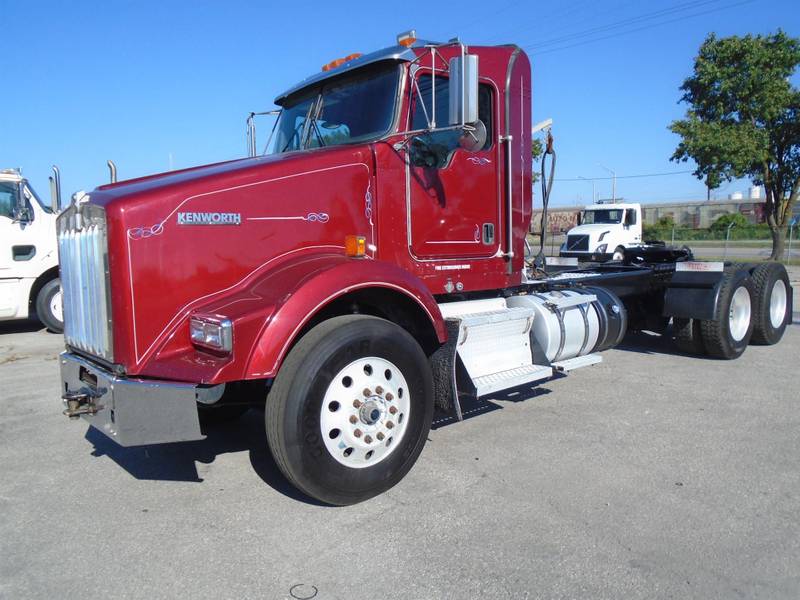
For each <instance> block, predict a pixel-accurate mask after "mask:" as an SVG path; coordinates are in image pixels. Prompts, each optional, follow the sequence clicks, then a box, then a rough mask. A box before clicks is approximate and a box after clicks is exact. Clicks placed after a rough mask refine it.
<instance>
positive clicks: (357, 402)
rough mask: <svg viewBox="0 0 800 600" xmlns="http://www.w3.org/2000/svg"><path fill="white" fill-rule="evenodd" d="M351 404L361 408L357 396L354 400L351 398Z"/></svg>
mask: <svg viewBox="0 0 800 600" xmlns="http://www.w3.org/2000/svg"><path fill="white" fill-rule="evenodd" d="M353 406H354V407H355V408H361V400H359V399H358V398H356V399H355V400H353Z"/></svg>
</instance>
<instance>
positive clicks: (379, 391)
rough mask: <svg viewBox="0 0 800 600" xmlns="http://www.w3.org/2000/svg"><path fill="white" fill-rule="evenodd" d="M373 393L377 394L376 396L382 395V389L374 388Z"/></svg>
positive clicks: (379, 387)
mask: <svg viewBox="0 0 800 600" xmlns="http://www.w3.org/2000/svg"><path fill="white" fill-rule="evenodd" d="M375 393H376V394H378V396H380V395H381V394H382V393H383V388H382V387H381V386H378V387H376V388H375Z"/></svg>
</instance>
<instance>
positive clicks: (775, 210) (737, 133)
mask: <svg viewBox="0 0 800 600" xmlns="http://www.w3.org/2000/svg"><path fill="white" fill-rule="evenodd" d="M798 65H800V40H798V39H796V38H791V37H789V36H787V35H786V34H785V33H784V32H783V31H780V30H779V31H778V32H777V33H775V34H773V35H767V36H761V35H756V36H753V35H746V36H744V37H739V36H732V37H727V38H717V37H716V36H715V35H714V34H710V35H709V36H708V37H707V38H706V40H705V42H703V45H702V46H701V47H700V52H699V54H698V56H697V58H696V59H695V63H694V73H693V74H692V76H691V77H689V78H687V79H686V80H685V81H684V82H683V85H682V86H681V88H680V89H681V90H682V91H683V96H682V97H681V101H682V102H685V103H686V104H688V105H689V108H688V110H687V113H686V118H685V119H682V120H679V121H675V122H673V123H672V124H671V125H670V129H671V130H672V131H673V132H674V133H677V134H678V135H679V136H681V142H680V144H679V145H678V148H677V149H676V150H675V153H674V154H673V155H672V160H675V161H687V160H689V159H692V160H693V161H694V162H695V163H696V165H697V168H696V169H695V171H694V174H695V176H697V178H698V179H701V180H704V181H706V185H707V186H708V187H709V188H710V187H711V186H713V184H714V183H716V184H717V185H719V183H720V182H721V181H722V180H726V181H730V180H732V179H736V178H740V177H748V178H750V179H751V180H752V181H753V183H754V184H756V185H763V186H764V189H765V190H766V205H765V209H766V216H767V223H768V224H769V228H770V231H771V233H772V254H771V256H770V258H771V259H773V260H776V259H779V258H780V257H781V255H782V254H783V248H784V243H785V239H786V229H787V224H788V220H789V219H790V218H791V215H792V205H793V204H794V203H795V202H796V201H797V198H798V196H800V90H798V89H797V88H796V87H794V86H792V84H791V82H790V80H789V78H790V77H791V76H792V74H793V73H794V72H795V71H796V69H797V67H798Z"/></svg>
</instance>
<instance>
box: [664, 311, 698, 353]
mask: <svg viewBox="0 0 800 600" xmlns="http://www.w3.org/2000/svg"><path fill="white" fill-rule="evenodd" d="M672 336H673V337H672V339H673V341H674V342H675V345H676V346H677V347H678V350H680V351H681V352H685V353H686V354H705V353H706V347H705V345H704V344H703V337H702V334H701V332H700V321H698V320H697V319H681V318H678V317H675V318H673V319H672Z"/></svg>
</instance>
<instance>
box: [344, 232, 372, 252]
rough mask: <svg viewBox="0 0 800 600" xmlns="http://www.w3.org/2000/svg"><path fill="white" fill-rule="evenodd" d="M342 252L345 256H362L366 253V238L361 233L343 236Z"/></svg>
mask: <svg viewBox="0 0 800 600" xmlns="http://www.w3.org/2000/svg"><path fill="white" fill-rule="evenodd" d="M344 253H345V254H346V255H347V256H364V255H365V254H366V253H367V238H365V237H364V236H363V235H348V236H347V237H346V238H344Z"/></svg>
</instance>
